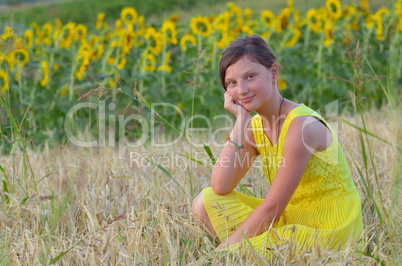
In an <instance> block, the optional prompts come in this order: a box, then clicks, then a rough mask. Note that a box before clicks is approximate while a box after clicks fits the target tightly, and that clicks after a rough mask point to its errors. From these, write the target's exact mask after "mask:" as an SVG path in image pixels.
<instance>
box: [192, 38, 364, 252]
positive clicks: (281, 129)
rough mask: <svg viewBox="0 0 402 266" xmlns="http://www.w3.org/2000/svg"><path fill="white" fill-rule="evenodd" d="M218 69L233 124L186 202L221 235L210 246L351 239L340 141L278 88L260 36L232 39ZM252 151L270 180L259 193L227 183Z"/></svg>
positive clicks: (351, 209) (269, 246)
mask: <svg viewBox="0 0 402 266" xmlns="http://www.w3.org/2000/svg"><path fill="white" fill-rule="evenodd" d="M219 72H220V77H221V81H222V86H223V88H224V89H225V90H226V92H225V94H224V97H225V104H224V107H225V109H226V110H227V111H229V112H231V113H232V114H234V115H235V116H236V123H235V125H234V127H233V130H232V132H231V134H230V136H228V137H227V143H226V144H225V146H224V148H223V149H222V152H221V154H220V156H219V158H218V160H217V162H216V165H215V167H214V169H213V171H212V176H211V184H212V187H209V188H206V189H204V190H203V191H202V192H201V193H200V194H199V195H198V196H197V197H196V198H195V200H194V202H193V205H192V212H193V214H194V215H195V217H196V220H197V221H198V222H199V223H201V224H202V225H203V226H205V228H206V230H207V231H208V233H209V234H211V235H212V236H213V237H214V238H217V239H219V241H220V242H221V243H220V245H219V246H218V247H217V249H216V250H218V251H219V250H223V249H229V247H230V249H237V248H238V247H240V246H241V245H247V243H248V242H246V240H245V237H247V238H248V239H249V241H251V243H252V245H253V247H254V248H255V249H256V250H258V252H259V253H260V254H261V255H263V256H265V257H269V255H270V254H271V253H272V250H275V249H279V248H281V249H282V247H283V246H287V245H289V247H290V246H291V247H292V248H295V247H296V248H297V247H299V248H298V250H299V251H300V250H301V248H303V249H304V248H311V247H313V246H314V245H317V244H319V245H320V246H321V247H324V248H336V247H339V246H340V247H343V246H344V245H345V244H346V243H347V242H348V240H356V238H357V237H358V236H359V235H360V234H361V233H362V231H363V223H362V214H361V202H360V197H359V194H358V191H357V189H356V187H355V185H354V183H353V181H352V177H351V172H350V169H349V167H348V164H347V161H346V158H345V155H344V153H343V151H342V148H341V146H340V144H339V142H338V140H337V138H336V136H335V134H334V132H333V130H332V129H331V128H330V126H329V125H328V124H327V122H326V121H325V120H324V119H323V118H322V117H321V116H320V115H319V114H318V113H316V112H314V111H313V110H312V109H310V108H308V107H307V106H305V105H303V104H297V103H294V102H292V101H290V100H288V99H285V98H284V97H282V96H281V95H280V93H279V91H278V87H277V81H278V75H279V64H278V62H277V60H276V58H275V55H274V54H273V53H272V51H271V50H270V49H269V48H268V46H267V44H266V43H265V41H264V40H263V39H262V38H261V37H259V36H257V35H251V36H246V37H244V38H241V39H238V40H236V41H234V42H232V43H231V44H230V45H229V47H227V48H226V50H225V51H224V52H223V54H222V58H221V60H220V64H219ZM251 111H256V112H257V115H255V116H254V117H251ZM258 155H261V162H262V166H263V170H264V173H265V176H266V177H267V179H268V182H269V183H270V188H269V191H268V194H267V195H266V197H265V199H258V198H254V197H250V196H247V195H244V194H242V193H239V192H237V191H234V190H233V189H234V188H235V187H236V186H237V184H238V183H239V182H240V180H241V179H242V177H243V176H244V175H245V173H246V172H247V171H248V169H249V168H250V167H251V165H252V162H253V160H254V159H255V158H256V157H257V156H258ZM290 240H291V241H290Z"/></svg>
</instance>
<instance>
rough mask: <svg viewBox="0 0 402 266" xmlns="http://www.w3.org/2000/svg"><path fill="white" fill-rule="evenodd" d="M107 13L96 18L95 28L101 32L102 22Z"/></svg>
mask: <svg viewBox="0 0 402 266" xmlns="http://www.w3.org/2000/svg"><path fill="white" fill-rule="evenodd" d="M105 16H106V14H105V13H99V14H98V17H97V18H96V23H95V28H96V29H97V30H99V29H100V28H101V27H102V21H103V19H104V18H105Z"/></svg>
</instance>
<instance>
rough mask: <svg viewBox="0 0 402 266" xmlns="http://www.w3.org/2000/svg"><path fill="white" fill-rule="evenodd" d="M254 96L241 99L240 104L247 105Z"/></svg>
mask: <svg viewBox="0 0 402 266" xmlns="http://www.w3.org/2000/svg"><path fill="white" fill-rule="evenodd" d="M254 96H255V94H254V95H253V96H250V97H247V98H244V99H241V102H242V103H248V102H249V101H251V100H252V99H253V98H254Z"/></svg>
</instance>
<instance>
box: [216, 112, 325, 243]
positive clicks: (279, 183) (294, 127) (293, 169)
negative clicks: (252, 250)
mask: <svg viewBox="0 0 402 266" xmlns="http://www.w3.org/2000/svg"><path fill="white" fill-rule="evenodd" d="M311 119H315V118H312V117H307V116H300V117H296V118H295V119H294V120H293V121H292V123H291V124H290V126H289V129H288V133H287V135H286V138H285V145H284V151H283V158H282V163H281V167H280V168H279V170H278V172H277V174H276V176H275V179H274V181H273V182H272V185H271V187H270V189H269V191H268V194H267V196H266V197H265V199H264V201H263V202H262V203H261V204H260V205H259V206H258V207H257V208H255V209H254V211H253V212H252V213H251V214H250V215H249V216H248V217H247V219H246V220H244V222H243V223H242V224H241V225H240V226H239V227H238V228H237V229H236V230H235V231H234V232H233V233H232V234H231V235H230V236H229V237H228V238H227V239H226V240H225V241H223V242H222V243H221V244H220V245H219V246H218V247H217V249H216V250H221V249H223V248H226V247H227V246H229V245H232V244H234V243H237V242H240V241H242V240H243V238H244V237H243V233H244V234H245V235H246V236H247V237H248V238H250V237H253V236H257V235H260V234H262V233H263V232H265V231H267V230H268V229H269V227H270V225H271V224H272V223H273V222H274V221H276V220H278V219H279V218H280V217H281V215H282V213H283V211H284V210H285V208H286V206H287V204H288V202H289V200H290V198H291V197H292V195H293V193H294V192H295V190H296V188H297V186H298V185H299V183H300V180H301V178H302V177H303V174H304V171H305V170H306V167H307V164H308V162H309V160H310V158H311V155H312V152H314V151H315V150H320V149H322V148H326V147H327V146H329V144H328V139H327V132H328V131H327V130H328V129H327V128H326V126H325V125H323V124H322V123H320V122H318V121H316V122H313V123H311V121H312V120H311Z"/></svg>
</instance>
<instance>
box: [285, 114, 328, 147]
mask: <svg viewBox="0 0 402 266" xmlns="http://www.w3.org/2000/svg"><path fill="white" fill-rule="evenodd" d="M288 137H289V138H291V139H292V142H299V143H302V144H303V145H304V146H305V147H306V148H308V150H309V151H310V152H311V153H313V152H315V151H322V150H324V149H326V148H328V147H329V145H330V144H331V142H332V135H331V131H330V130H329V129H328V127H327V126H326V125H325V124H324V123H323V122H322V121H321V120H319V119H318V118H316V117H313V116H298V117H296V118H294V119H293V121H292V122H291V123H290V125H289V129H288V134H287V136H286V138H288Z"/></svg>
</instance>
